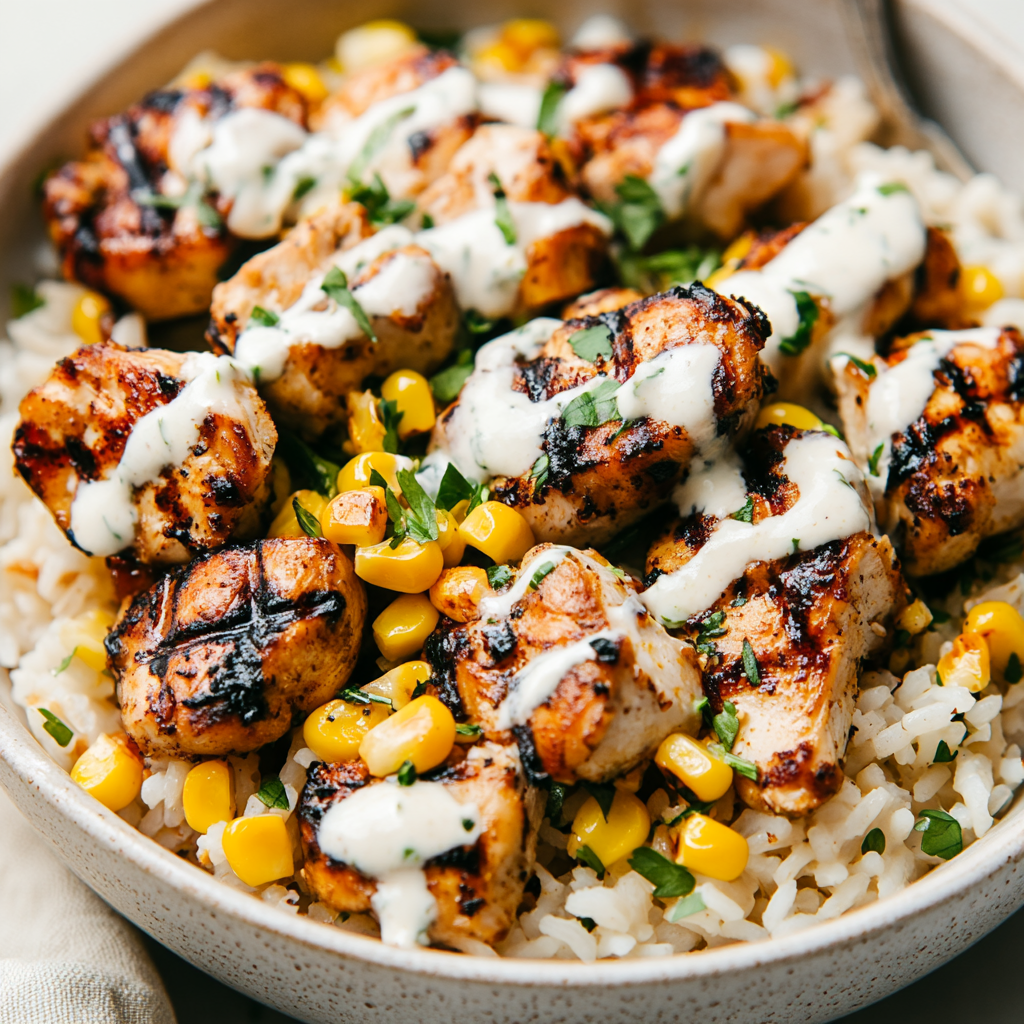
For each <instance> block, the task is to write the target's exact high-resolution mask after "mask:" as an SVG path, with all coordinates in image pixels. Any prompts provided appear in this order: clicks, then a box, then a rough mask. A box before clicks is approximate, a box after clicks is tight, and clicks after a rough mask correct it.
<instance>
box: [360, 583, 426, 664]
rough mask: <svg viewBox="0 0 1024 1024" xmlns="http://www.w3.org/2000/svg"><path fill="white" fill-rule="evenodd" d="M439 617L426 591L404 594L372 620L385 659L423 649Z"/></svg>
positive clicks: (392, 658)
mask: <svg viewBox="0 0 1024 1024" xmlns="http://www.w3.org/2000/svg"><path fill="white" fill-rule="evenodd" d="M439 618H440V616H439V615H438V614H437V609H436V608H435V607H434V606H433V605H432V604H431V603H430V600H429V598H428V597H427V595H426V594H403V595H402V597H398V598H395V600H394V601H392V602H391V604H389V605H388V606H387V608H385V609H384V611H382V612H381V613H380V615H378V616H377V618H375V619H374V620H373V639H374V640H375V641H376V642H377V647H378V649H379V650H380V653H381V654H383V655H384V657H385V658H387V659H388V661H402V660H403V659H405V658H411V657H412V656H413V655H414V654H416V653H417V652H418V651H420V650H422V649H423V643H424V641H425V640H426V639H427V637H428V636H430V634H431V632H432V631H433V629H434V627H435V626H436V625H437V620H438V619H439Z"/></svg>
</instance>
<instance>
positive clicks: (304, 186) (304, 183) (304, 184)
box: [292, 176, 316, 202]
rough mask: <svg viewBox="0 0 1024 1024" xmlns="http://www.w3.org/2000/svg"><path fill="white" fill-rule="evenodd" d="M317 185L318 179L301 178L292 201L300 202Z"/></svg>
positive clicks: (296, 184) (293, 193)
mask: <svg viewBox="0 0 1024 1024" xmlns="http://www.w3.org/2000/svg"><path fill="white" fill-rule="evenodd" d="M315 184H316V178H310V177H308V176H307V177H304V178H299V180H298V181H297V182H296V183H295V191H294V192H292V201H293V202H298V200H300V199H301V198H302V197H303V196H304V195H306V193H307V192H309V191H310V190H311V189H312V188H313V186H314V185H315Z"/></svg>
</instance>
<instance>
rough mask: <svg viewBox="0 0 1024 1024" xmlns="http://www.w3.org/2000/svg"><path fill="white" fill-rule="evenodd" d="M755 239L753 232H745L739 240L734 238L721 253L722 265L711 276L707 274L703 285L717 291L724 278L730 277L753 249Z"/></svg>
mask: <svg viewBox="0 0 1024 1024" xmlns="http://www.w3.org/2000/svg"><path fill="white" fill-rule="evenodd" d="M756 237H757V235H756V233H755V232H753V231H745V232H744V233H743V234H742V235H740V236H739V238H734V239H733V240H732V241H731V242H730V243H729V245H728V246H727V247H726V250H725V252H723V253H722V265H721V266H720V267H719V268H718V269H717V270H716V271H715V272H714V273H713V274H709V275H708V279H707V280H706V281H705V282H704V283H705V284H706V285H707V286H708V287H709V288H711V289H717V288H718V286H719V285H720V284H721V283H722V282H723V281H724V280H726V278H729V277H732V275H733V274H735V273H736V271H737V270H738V269H739V265H740V264H741V263H742V262H743V260H744V259H746V257H747V254H748V253H749V252H750V250H751V249H752V248H753V247H754V239H755V238H756Z"/></svg>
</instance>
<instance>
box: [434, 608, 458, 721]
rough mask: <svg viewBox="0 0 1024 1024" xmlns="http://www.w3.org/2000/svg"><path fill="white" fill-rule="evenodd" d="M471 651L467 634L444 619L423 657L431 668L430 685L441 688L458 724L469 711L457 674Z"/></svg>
mask: <svg viewBox="0 0 1024 1024" xmlns="http://www.w3.org/2000/svg"><path fill="white" fill-rule="evenodd" d="M467 647H468V641H467V639H466V635H465V631H464V630H463V629H461V628H460V627H459V625H458V623H456V622H452V621H451V620H450V619H442V620H441V622H440V623H439V624H438V627H437V628H436V629H435V630H434V631H433V632H432V633H431V634H430V636H428V637H427V639H426V642H425V643H424V645H423V657H424V658H425V659H426V661H427V662H429V664H430V667H431V672H432V675H431V679H430V681H431V682H432V683H433V684H434V686H435V687H436V688H437V691H438V693H437V696H438V700H440V701H441V703H442V704H444V705H445V706H446V707H447V708H448V710H449V711H451V713H452V714H453V715H454V716H455V718H456V719H458V720H463V719H465V717H466V711H465V708H464V707H463V706H462V697H461V696H460V694H459V687H458V683H457V682H456V678H455V674H456V672H457V670H458V664H459V661H460V660H461V658H462V656H463V654H464V652H465V650H466V649H467Z"/></svg>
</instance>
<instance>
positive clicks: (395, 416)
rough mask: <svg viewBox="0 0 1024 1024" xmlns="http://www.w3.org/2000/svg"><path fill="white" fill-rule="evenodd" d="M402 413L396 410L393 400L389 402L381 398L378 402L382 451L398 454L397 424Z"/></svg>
mask: <svg viewBox="0 0 1024 1024" xmlns="http://www.w3.org/2000/svg"><path fill="white" fill-rule="evenodd" d="M404 415H405V413H404V412H400V411H399V409H398V402H397V401H396V400H395V399H391V400H390V401H389V400H388V399H386V398H382V399H381V401H380V419H381V423H383V425H384V440H383V441H382V442H381V444H383V445H384V451H386V452H391V454H392V455H397V454H398V424H399V423H401V421H402V417H403V416H404Z"/></svg>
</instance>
